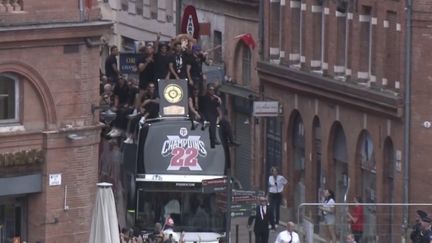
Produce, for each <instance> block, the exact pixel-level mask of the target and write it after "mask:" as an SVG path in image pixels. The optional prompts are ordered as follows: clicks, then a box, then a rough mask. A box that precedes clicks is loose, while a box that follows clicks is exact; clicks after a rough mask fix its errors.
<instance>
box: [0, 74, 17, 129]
mask: <svg viewBox="0 0 432 243" xmlns="http://www.w3.org/2000/svg"><path fill="white" fill-rule="evenodd" d="M0 77H5V78H7V79H11V80H13V81H14V91H15V114H14V118H13V119H0V126H2V125H5V124H17V123H19V122H20V113H19V112H20V106H19V104H20V102H19V101H20V97H21V96H20V86H21V85H20V80H19V79H18V77H16V76H15V75H12V74H8V73H0Z"/></svg>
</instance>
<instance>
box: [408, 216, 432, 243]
mask: <svg viewBox="0 0 432 243" xmlns="http://www.w3.org/2000/svg"><path fill="white" fill-rule="evenodd" d="M426 217H428V215H427V213H426V212H424V211H422V210H417V217H416V220H415V221H416V223H415V225H414V226H413V231H412V232H411V234H410V239H411V241H412V242H413V243H419V242H420V241H421V238H422V232H421V225H422V224H421V219H422V218H426Z"/></svg>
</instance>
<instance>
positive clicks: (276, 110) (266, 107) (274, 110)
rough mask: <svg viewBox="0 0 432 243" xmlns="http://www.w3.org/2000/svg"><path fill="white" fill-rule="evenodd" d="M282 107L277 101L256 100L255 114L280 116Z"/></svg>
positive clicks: (258, 115)
mask: <svg viewBox="0 0 432 243" xmlns="http://www.w3.org/2000/svg"><path fill="white" fill-rule="evenodd" d="M279 114H280V107H279V102H277V101H254V103H253V115H254V116H257V117H271V116H279Z"/></svg>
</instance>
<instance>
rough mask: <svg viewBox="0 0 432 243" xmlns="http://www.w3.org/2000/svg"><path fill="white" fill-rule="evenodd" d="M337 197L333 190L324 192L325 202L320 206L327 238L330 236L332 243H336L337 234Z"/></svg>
mask: <svg viewBox="0 0 432 243" xmlns="http://www.w3.org/2000/svg"><path fill="white" fill-rule="evenodd" d="M334 198H335V196H334V192H333V191H332V190H329V189H327V190H325V191H324V201H323V203H322V205H321V206H320V210H321V213H322V215H323V216H324V225H325V228H326V229H327V237H328V236H330V241H328V242H331V243H336V232H335V223H336V217H335V206H334V204H335V199H334Z"/></svg>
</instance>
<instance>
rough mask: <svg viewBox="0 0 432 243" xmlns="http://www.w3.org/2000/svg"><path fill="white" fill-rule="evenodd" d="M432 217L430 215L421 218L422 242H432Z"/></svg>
mask: <svg viewBox="0 0 432 243" xmlns="http://www.w3.org/2000/svg"><path fill="white" fill-rule="evenodd" d="M431 223H432V219H431V218H429V217H428V216H426V217H422V218H421V240H420V243H432V229H431Z"/></svg>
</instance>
